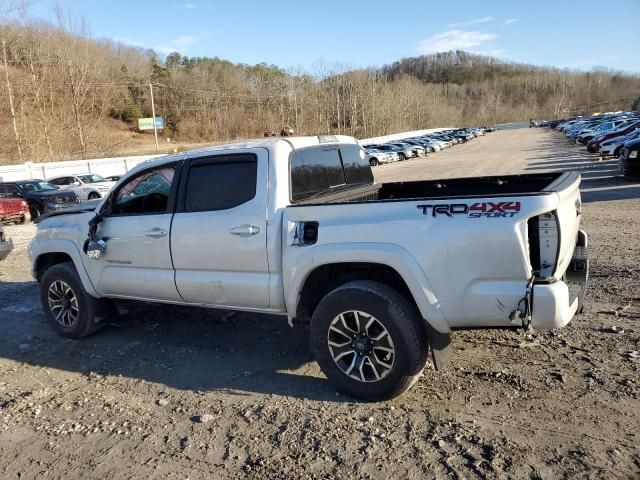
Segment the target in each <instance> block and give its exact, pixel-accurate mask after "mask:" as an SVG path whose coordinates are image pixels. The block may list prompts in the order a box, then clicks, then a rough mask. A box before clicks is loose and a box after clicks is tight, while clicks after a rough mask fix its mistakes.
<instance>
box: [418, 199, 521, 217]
mask: <svg viewBox="0 0 640 480" xmlns="http://www.w3.org/2000/svg"><path fill="white" fill-rule="evenodd" d="M418 209H420V210H422V214H423V215H429V214H431V216H433V217H437V216H438V215H446V216H447V217H453V216H454V215H466V216H467V217H468V218H482V217H487V218H509V217H513V216H515V215H516V213H518V212H519V211H520V202H495V203H494V202H477V203H473V204H471V205H468V204H466V203H449V204H439V205H418Z"/></svg>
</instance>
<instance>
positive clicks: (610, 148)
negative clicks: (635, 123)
mask: <svg viewBox="0 0 640 480" xmlns="http://www.w3.org/2000/svg"><path fill="white" fill-rule="evenodd" d="M636 138H640V129H638V130H634V131H633V132H631V133H628V134H627V135H624V136H622V137H613V138H610V139H609V140H605V141H604V142H602V143H601V144H600V150H599V152H600V155H602V156H610V155H612V156H615V157H619V156H620V152H621V151H622V147H623V146H624V144H625V143H627V142H630V141H631V140H635V139H636Z"/></svg>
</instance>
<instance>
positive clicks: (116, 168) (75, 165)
mask: <svg viewBox="0 0 640 480" xmlns="http://www.w3.org/2000/svg"><path fill="white" fill-rule="evenodd" d="M440 130H445V129H444V128H431V129H428V130H415V131H413V132H403V133H394V134H392V135H385V136H383V137H375V138H363V139H361V140H359V142H360V143H361V144H362V145H366V144H369V143H384V142H391V141H394V140H402V139H403V138H409V137H418V136H421V135H426V134H428V133H433V132H438V131H440ZM158 156H160V155H141V156H135V157H115V158H95V159H88V160H69V161H66V162H47V163H32V162H27V163H25V164H22V165H6V166H0V182H11V181H15V180H31V179H42V180H47V179H50V178H54V177H59V176H61V175H74V174H82V173H96V174H98V175H102V176H103V177H108V176H110V175H122V174H123V173H126V172H128V171H129V170H131V169H132V168H133V167H135V166H136V165H138V164H139V163H142V162H144V161H146V160H150V159H152V158H156V157H158Z"/></svg>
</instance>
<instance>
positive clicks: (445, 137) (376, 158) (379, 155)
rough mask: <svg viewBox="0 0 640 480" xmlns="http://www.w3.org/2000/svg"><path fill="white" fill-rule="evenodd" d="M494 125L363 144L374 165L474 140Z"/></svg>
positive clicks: (492, 129) (416, 156)
mask: <svg viewBox="0 0 640 480" xmlns="http://www.w3.org/2000/svg"><path fill="white" fill-rule="evenodd" d="M494 130H495V128H493V127H482V128H457V129H449V130H441V131H439V132H433V133H429V134H426V135H422V136H419V137H410V138H404V139H402V140H394V141H390V142H385V143H375V144H366V145H363V147H364V149H365V151H366V152H367V161H368V162H369V165H371V166H372V167H376V166H378V165H381V164H383V163H392V162H399V161H402V160H407V159H409V158H420V157H425V156H427V154H428V153H431V152H437V151H439V150H442V149H443V148H447V147H451V146H453V145H457V144H459V143H464V142H467V141H469V140H472V139H474V138H476V137H478V136H480V135H484V134H485V133H488V132H493V131H494Z"/></svg>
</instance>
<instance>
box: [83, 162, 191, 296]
mask: <svg viewBox="0 0 640 480" xmlns="http://www.w3.org/2000/svg"><path fill="white" fill-rule="evenodd" d="M178 172H179V164H166V165H161V166H156V167H152V168H149V169H146V170H143V171H141V172H139V173H138V174H137V175H135V176H134V177H132V178H130V179H129V180H127V181H126V182H125V183H123V184H122V185H120V187H119V188H118V189H117V190H116V191H114V192H113V195H112V196H111V197H110V200H109V204H108V207H107V209H106V211H105V212H103V214H102V215H103V217H104V219H103V220H102V222H101V223H100V224H99V226H98V230H97V237H98V238H103V239H105V241H106V244H107V247H106V251H105V252H104V254H103V255H102V256H101V257H100V258H98V259H91V260H89V271H90V274H91V280H92V282H93V283H94V287H95V288H96V290H97V291H98V293H100V294H101V295H106V296H117V297H127V298H138V299H146V300H160V301H170V302H174V301H180V300H181V298H180V295H178V291H177V289H176V285H175V282H174V272H173V265H172V263H171V252H170V249H169V232H170V230H171V218H172V216H173V209H174V205H175V191H176V188H177V178H178Z"/></svg>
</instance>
